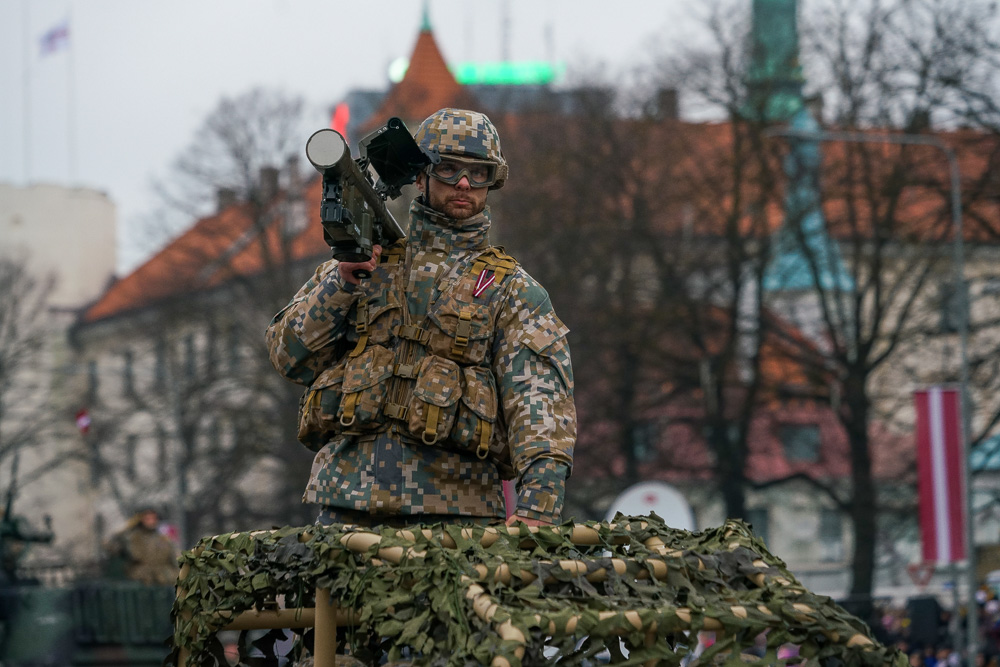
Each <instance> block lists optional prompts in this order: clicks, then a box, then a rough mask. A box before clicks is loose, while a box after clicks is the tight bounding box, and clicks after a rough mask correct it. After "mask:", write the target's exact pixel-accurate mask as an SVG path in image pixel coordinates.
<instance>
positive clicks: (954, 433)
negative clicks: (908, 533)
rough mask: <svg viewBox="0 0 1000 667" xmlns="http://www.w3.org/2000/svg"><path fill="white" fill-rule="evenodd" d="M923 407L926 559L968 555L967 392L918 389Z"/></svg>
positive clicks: (920, 443)
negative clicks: (964, 415)
mask: <svg viewBox="0 0 1000 667" xmlns="http://www.w3.org/2000/svg"><path fill="white" fill-rule="evenodd" d="M914 399H915V401H916V408H917V478H918V483H917V491H918V495H919V506H920V534H921V537H922V542H923V557H924V561H925V562H928V561H931V562H937V563H953V562H955V561H959V560H963V559H964V558H965V549H966V545H965V494H964V488H963V482H964V480H965V447H964V442H963V440H964V438H963V436H962V392H961V391H960V390H959V389H958V388H950V387H948V388H945V387H932V388H930V389H925V390H921V391H917V392H915V394H914Z"/></svg>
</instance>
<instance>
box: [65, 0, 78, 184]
mask: <svg viewBox="0 0 1000 667" xmlns="http://www.w3.org/2000/svg"><path fill="white" fill-rule="evenodd" d="M71 7H72V6H71ZM66 29H67V30H68V31H69V37H68V39H69V43H68V44H67V47H66V50H67V51H68V53H67V54H66V148H67V153H68V158H69V160H68V163H69V182H70V185H74V184H75V183H76V94H75V93H76V90H75V88H76V86H74V85H73V84H74V79H75V76H74V75H75V68H74V63H73V58H74V56H73V51H74V50H75V49H74V48H73V14H72V9H70V10H69V14H68V15H67V17H66Z"/></svg>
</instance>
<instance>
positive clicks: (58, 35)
mask: <svg viewBox="0 0 1000 667" xmlns="http://www.w3.org/2000/svg"><path fill="white" fill-rule="evenodd" d="M38 47H39V49H38V51H39V56H41V57H43V58H44V57H45V56H47V55H51V54H53V53H57V52H59V51H61V50H62V49H65V48H69V19H63V20H62V21H60V22H59V23H57V24H55V25H54V26H52V27H51V28H49V29H48V30H47V31H46V32H45V34H43V35H42V37H41V39H40V40H39V43H38Z"/></svg>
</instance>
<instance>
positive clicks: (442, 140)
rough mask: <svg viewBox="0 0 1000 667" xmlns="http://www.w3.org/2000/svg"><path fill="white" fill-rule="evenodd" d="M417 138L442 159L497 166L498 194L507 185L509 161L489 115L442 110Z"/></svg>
mask: <svg viewBox="0 0 1000 667" xmlns="http://www.w3.org/2000/svg"><path fill="white" fill-rule="evenodd" d="M413 138H414V139H415V140H416V142H417V144H418V145H419V146H421V147H422V148H424V149H426V150H428V151H430V152H433V153H437V154H438V155H454V156H456V157H464V158H473V159H476V160H487V161H489V162H493V163H495V164H496V165H497V171H496V182H495V183H493V185H491V186H490V188H491V189H494V190H497V189H499V188H502V187H503V184H504V183H505V182H506V181H507V161H506V160H504V159H503V151H502V150H501V149H500V135H499V134H497V129H496V128H495V127H494V126H493V123H492V122H491V121H490V119H489V118H487V117H486V114H483V113H480V112H478V111H468V110H466V109H440V110H438V111H435V112H434V113H432V114H431V115H430V116H428V117H427V119H426V120H425V121H424V122H422V123H421V124H420V127H418V128H417V131H416V132H415V133H414V134H413Z"/></svg>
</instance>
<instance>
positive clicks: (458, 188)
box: [417, 173, 490, 220]
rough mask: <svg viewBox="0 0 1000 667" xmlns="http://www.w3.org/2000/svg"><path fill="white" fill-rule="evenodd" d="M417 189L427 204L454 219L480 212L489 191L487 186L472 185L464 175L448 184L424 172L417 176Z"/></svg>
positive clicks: (464, 217) (484, 205) (462, 218)
mask: <svg viewBox="0 0 1000 667" xmlns="http://www.w3.org/2000/svg"><path fill="white" fill-rule="evenodd" d="M417 189H418V190H420V192H421V193H422V194H423V195H424V201H426V202H427V205H428V206H430V207H431V208H432V209H434V210H435V211H437V212H438V213H443V214H444V215H446V216H448V217H449V218H455V219H456V220H467V219H468V218H471V217H472V216H474V215H478V214H479V213H482V211H483V209H484V208H486V195H487V194H489V191H490V189H489V188H474V187H472V186H471V185H469V179H468V178H467V177H466V176H463V177H462V178H461V179H459V181H458V183H455V184H454V185H450V184H448V183H443V182H441V181H439V180H438V179H436V178H428V177H427V174H425V173H421V174H419V175H418V176H417Z"/></svg>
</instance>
